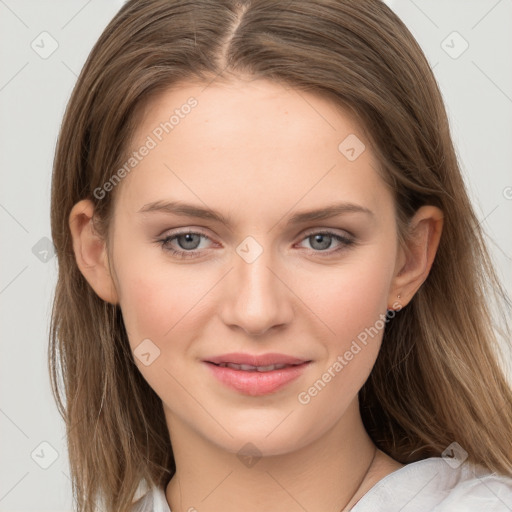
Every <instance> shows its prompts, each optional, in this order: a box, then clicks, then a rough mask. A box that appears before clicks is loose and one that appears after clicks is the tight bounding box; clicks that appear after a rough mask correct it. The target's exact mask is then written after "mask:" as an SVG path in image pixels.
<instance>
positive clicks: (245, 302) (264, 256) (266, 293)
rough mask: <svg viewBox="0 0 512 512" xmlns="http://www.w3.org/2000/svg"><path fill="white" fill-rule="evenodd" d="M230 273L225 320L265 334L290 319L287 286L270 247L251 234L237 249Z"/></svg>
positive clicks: (252, 331)
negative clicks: (282, 280)
mask: <svg viewBox="0 0 512 512" xmlns="http://www.w3.org/2000/svg"><path fill="white" fill-rule="evenodd" d="M236 253H237V254H236V255H235V257H234V259H233V261H234V269H233V272H230V282H229V284H228V286H229V288H230V291H229V293H228V294H227V295H228V297H229V298H228V301H227V302H228V303H227V304H225V308H224V322H225V323H226V324H231V325H238V326H239V327H241V328H243V329H244V330H245V331H246V332H247V333H250V334H263V333H264V332H266V331H267V330H268V329H270V328H271V327H273V326H276V325H281V324H283V323H286V322H288V321H289V320H290V318H291V317H290V315H291V305H290V303H289V300H288V298H287V296H286V287H285V286H284V285H283V283H281V281H280V279H279V278H278V277H276V274H277V275H279V271H278V270H277V269H278V268H279V266H280V265H279V262H278V261H277V259H276V257H275V254H274V253H273V251H272V250H271V248H270V247H264V246H263V243H260V242H259V241H257V240H256V239H255V238H254V237H252V236H249V237H247V238H246V239H244V240H243V241H242V242H241V243H240V244H239V245H238V247H237V248H236Z"/></svg>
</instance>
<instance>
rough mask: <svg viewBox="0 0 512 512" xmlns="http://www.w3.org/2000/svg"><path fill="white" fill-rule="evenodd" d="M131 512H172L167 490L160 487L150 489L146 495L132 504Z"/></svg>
mask: <svg viewBox="0 0 512 512" xmlns="http://www.w3.org/2000/svg"><path fill="white" fill-rule="evenodd" d="M130 512H171V509H170V508H169V504H168V503H167V499H166V497H165V490H164V489H162V488H160V487H151V488H148V489H147V490H146V492H145V494H144V495H143V496H142V497H141V498H139V499H138V500H137V501H135V502H134V503H133V504H132V508H131V509H130Z"/></svg>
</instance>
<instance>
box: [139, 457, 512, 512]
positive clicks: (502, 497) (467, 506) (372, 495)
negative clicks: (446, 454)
mask: <svg viewBox="0 0 512 512" xmlns="http://www.w3.org/2000/svg"><path fill="white" fill-rule="evenodd" d="M452 465H456V464H452ZM452 465H450V464H449V463H448V462H447V461H446V460H445V459H444V458H442V457H431V458H428V459H423V460H420V461H418V462H412V463H410V464H407V465H405V466H404V467H402V468H400V469H397V470H396V471H393V472H392V473H390V474H389V475H387V476H385V477H384V478H382V479H381V480H379V481H378V482H377V483H376V484H375V485H374V486H373V487H372V488H371V489H370V490H369V491H368V492H367V493H366V494H365V495H364V496H363V497H362V498H361V499H360V500H359V501H358V502H357V503H356V504H355V505H354V506H353V507H352V508H351V509H350V510H351V512H398V511H400V512H427V511H428V512H512V478H508V477H505V476H502V475H497V474H495V473H491V472H489V471H488V470H486V469H485V468H483V467H482V466H475V465H473V464H470V463H469V462H467V461H466V462H464V463H463V464H460V465H458V466H457V467H452ZM132 512H171V510H170V508H169V505H168V503H167V500H166V497H165V491H164V489H161V488H157V487H153V488H152V489H151V491H150V492H149V493H147V494H146V495H145V496H143V498H142V499H141V500H140V501H139V502H138V503H137V504H134V505H133V508H132Z"/></svg>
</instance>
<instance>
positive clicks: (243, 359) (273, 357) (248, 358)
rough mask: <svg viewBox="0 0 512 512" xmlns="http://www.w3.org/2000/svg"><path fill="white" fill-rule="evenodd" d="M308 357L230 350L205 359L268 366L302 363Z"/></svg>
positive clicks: (218, 362) (217, 362)
mask: <svg viewBox="0 0 512 512" xmlns="http://www.w3.org/2000/svg"><path fill="white" fill-rule="evenodd" d="M308 361H309V359H299V358H297V357H293V356H288V355H285V354H276V353H267V354H260V355H252V354H243V353H241V352H232V353H230V354H223V355H220V356H214V357H209V358H208V359H205V362H207V363H215V364H220V363H234V364H249V365H251V366H269V365H271V364H302V363H306V362H308Z"/></svg>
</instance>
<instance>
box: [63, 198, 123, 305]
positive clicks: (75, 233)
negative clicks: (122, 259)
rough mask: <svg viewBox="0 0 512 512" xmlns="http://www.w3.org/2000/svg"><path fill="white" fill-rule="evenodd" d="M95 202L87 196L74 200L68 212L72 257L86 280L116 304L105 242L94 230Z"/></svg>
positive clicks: (108, 300)
mask: <svg viewBox="0 0 512 512" xmlns="http://www.w3.org/2000/svg"><path fill="white" fill-rule="evenodd" d="M93 213H94V205H93V203H92V201H90V200H89V199H84V200H82V201H79V202H78V203H76V204H75V205H74V206H73V208H72V209H71V212H70V215H69V228H70V231H71V236H72V238H73V251H74V253H75V259H76V262H77V265H78V268H79V269H80V272H82V274H83V276H84V277H85V279H86V280H87V282H88V283H89V284H90V285H91V287H92V288H93V290H94V291H95V292H96V294H97V295H98V296H99V297H100V298H101V299H103V300H104V301H106V302H110V303H111V304H117V303H118V296H117V292H116V289H115V284H114V281H113V279H112V276H111V274H110V269H109V266H108V254H107V248H106V244H105V241H104V239H103V238H102V237H100V236H99V234H98V233H97V232H96V231H95V230H94V225H93V221H92V216H93Z"/></svg>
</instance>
